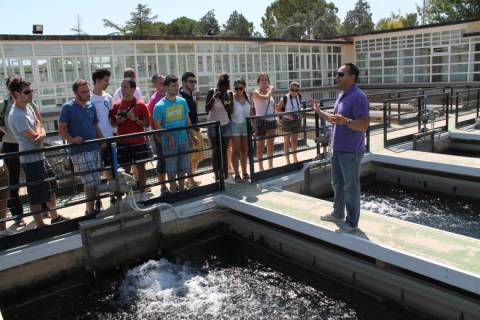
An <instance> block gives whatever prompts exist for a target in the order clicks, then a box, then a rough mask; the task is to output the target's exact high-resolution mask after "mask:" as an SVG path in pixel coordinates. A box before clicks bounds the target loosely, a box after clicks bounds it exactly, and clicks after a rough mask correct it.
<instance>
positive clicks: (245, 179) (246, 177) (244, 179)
mask: <svg viewBox="0 0 480 320" xmlns="http://www.w3.org/2000/svg"><path fill="white" fill-rule="evenodd" d="M248 180H250V176H249V175H248V173H244V174H243V181H246V182H248Z"/></svg>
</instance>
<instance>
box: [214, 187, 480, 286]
mask: <svg viewBox="0 0 480 320" xmlns="http://www.w3.org/2000/svg"><path fill="white" fill-rule="evenodd" d="M218 199H219V200H218V202H219V203H220V204H221V205H224V206H226V207H229V208H231V209H233V210H237V211H240V212H243V213H245V214H248V215H252V216H255V217H257V218H260V219H263V220H265V221H269V222H272V223H274V224H277V225H280V226H283V227H286V228H289V229H291V230H295V231H298V232H302V233H304V234H306V235H308V236H311V237H314V238H318V239H321V240H323V241H326V242H329V243H332V244H335V245H339V246H342V247H344V248H347V249H349V250H354V251H357V252H359V253H362V254H364V255H367V256H369V257H372V258H375V259H378V260H380V261H383V262H387V263H390V264H393V265H396V266H399V267H401V268H404V269H407V270H410V271H413V272H415V273H419V274H422V275H424V276H427V277H429V278H432V279H435V280H439V281H442V282H444V283H447V284H450V285H454V286H456V287H460V288H463V289H465V290H468V291H471V292H474V293H476V294H480V240H477V239H473V238H468V237H465V236H461V235H457V234H454V233H450V232H446V231H442V230H438V229H433V228H430V227H425V226H422V225H418V224H414V223H410V222H406V221H402V220H399V219H395V218H390V217H386V216H383V215H379V214H375V213H372V212H368V211H362V213H361V218H360V225H359V230H358V231H356V232H354V233H352V234H345V233H339V232H336V230H337V226H336V224H335V223H332V222H326V221H322V220H320V217H321V216H324V215H327V214H329V213H330V212H331V211H332V205H333V203H331V202H328V201H324V200H320V199H315V198H311V197H307V196H303V195H300V194H296V193H292V192H288V191H284V190H280V189H275V188H265V187H262V186H256V185H251V184H238V185H235V186H230V187H228V188H227V191H226V192H225V194H224V195H222V196H219V198H218Z"/></svg>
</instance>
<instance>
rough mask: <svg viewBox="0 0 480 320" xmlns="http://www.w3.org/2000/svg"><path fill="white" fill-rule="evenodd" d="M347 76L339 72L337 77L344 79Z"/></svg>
mask: <svg viewBox="0 0 480 320" xmlns="http://www.w3.org/2000/svg"><path fill="white" fill-rule="evenodd" d="M344 76H345V72H337V74H336V77H338V78H342V77H344Z"/></svg>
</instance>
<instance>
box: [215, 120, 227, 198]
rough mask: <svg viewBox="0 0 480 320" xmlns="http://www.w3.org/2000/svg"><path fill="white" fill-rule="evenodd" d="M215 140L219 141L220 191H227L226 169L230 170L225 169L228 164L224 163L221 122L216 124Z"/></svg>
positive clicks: (217, 155)
mask: <svg viewBox="0 0 480 320" xmlns="http://www.w3.org/2000/svg"><path fill="white" fill-rule="evenodd" d="M215 139H217V146H218V150H217V154H216V157H217V163H218V164H219V168H218V173H217V174H218V181H219V184H220V185H219V187H220V191H225V171H224V169H226V170H228V168H224V167H225V165H226V164H224V163H223V144H222V132H221V130H220V122H218V121H217V122H215Z"/></svg>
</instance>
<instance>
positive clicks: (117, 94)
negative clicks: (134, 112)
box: [113, 87, 143, 102]
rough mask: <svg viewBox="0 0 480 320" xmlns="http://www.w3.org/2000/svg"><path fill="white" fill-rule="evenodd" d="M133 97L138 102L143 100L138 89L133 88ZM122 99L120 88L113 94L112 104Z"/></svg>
mask: <svg viewBox="0 0 480 320" xmlns="http://www.w3.org/2000/svg"><path fill="white" fill-rule="evenodd" d="M133 96H134V97H135V98H137V99H138V100H143V97H142V90H140V87H136V88H135V92H134V93H133ZM122 99H123V94H122V90H121V88H118V89H117V91H115V93H114V94H113V102H117V101H118V100H122Z"/></svg>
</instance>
